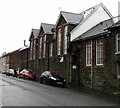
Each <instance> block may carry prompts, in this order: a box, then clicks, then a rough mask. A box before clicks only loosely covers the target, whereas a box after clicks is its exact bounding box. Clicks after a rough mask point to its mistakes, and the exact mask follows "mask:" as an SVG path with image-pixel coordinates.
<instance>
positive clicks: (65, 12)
mask: <svg viewBox="0 0 120 108" xmlns="http://www.w3.org/2000/svg"><path fill="white" fill-rule="evenodd" d="M62 12H64V13H69V14H76V15H80V13H74V12H68V11H61V12H60V13H62Z"/></svg>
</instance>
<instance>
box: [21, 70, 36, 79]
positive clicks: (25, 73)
mask: <svg viewBox="0 0 120 108" xmlns="http://www.w3.org/2000/svg"><path fill="white" fill-rule="evenodd" d="M19 78H24V79H31V80H35V79H36V75H35V74H34V73H33V72H32V71H31V70H29V69H23V70H22V71H20V73H19Z"/></svg>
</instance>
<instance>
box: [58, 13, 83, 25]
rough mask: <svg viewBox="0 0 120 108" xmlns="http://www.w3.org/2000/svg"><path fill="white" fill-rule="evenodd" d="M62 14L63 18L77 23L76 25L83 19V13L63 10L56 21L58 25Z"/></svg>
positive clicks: (70, 22)
mask: <svg viewBox="0 0 120 108" xmlns="http://www.w3.org/2000/svg"><path fill="white" fill-rule="evenodd" d="M61 16H63V18H64V19H65V20H66V22H67V23H69V24H75V25H76V24H78V23H79V22H80V21H82V19H83V15H82V14H77V13H71V12H65V11H61V12H60V15H59V17H58V20H57V22H56V25H57V24H58V22H59V19H60V17H61Z"/></svg>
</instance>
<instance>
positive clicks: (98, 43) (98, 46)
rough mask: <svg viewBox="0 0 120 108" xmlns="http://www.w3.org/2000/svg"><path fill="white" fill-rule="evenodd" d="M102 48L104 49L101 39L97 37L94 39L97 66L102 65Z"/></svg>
mask: <svg viewBox="0 0 120 108" xmlns="http://www.w3.org/2000/svg"><path fill="white" fill-rule="evenodd" d="M103 50H104V49H103V39H97V40H96V65H97V66H101V65H103ZM98 53H99V54H98ZM98 59H99V60H98ZM98 61H100V63H98Z"/></svg>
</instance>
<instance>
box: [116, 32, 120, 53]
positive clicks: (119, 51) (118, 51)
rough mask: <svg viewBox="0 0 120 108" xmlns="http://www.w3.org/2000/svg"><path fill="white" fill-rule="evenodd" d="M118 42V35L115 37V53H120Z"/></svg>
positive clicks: (119, 36)
mask: <svg viewBox="0 0 120 108" xmlns="http://www.w3.org/2000/svg"><path fill="white" fill-rule="evenodd" d="M119 42H120V33H119V34H117V35H116V51H117V53H120V50H119V49H120V48H119V47H120V46H119V45H120V43H119Z"/></svg>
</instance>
